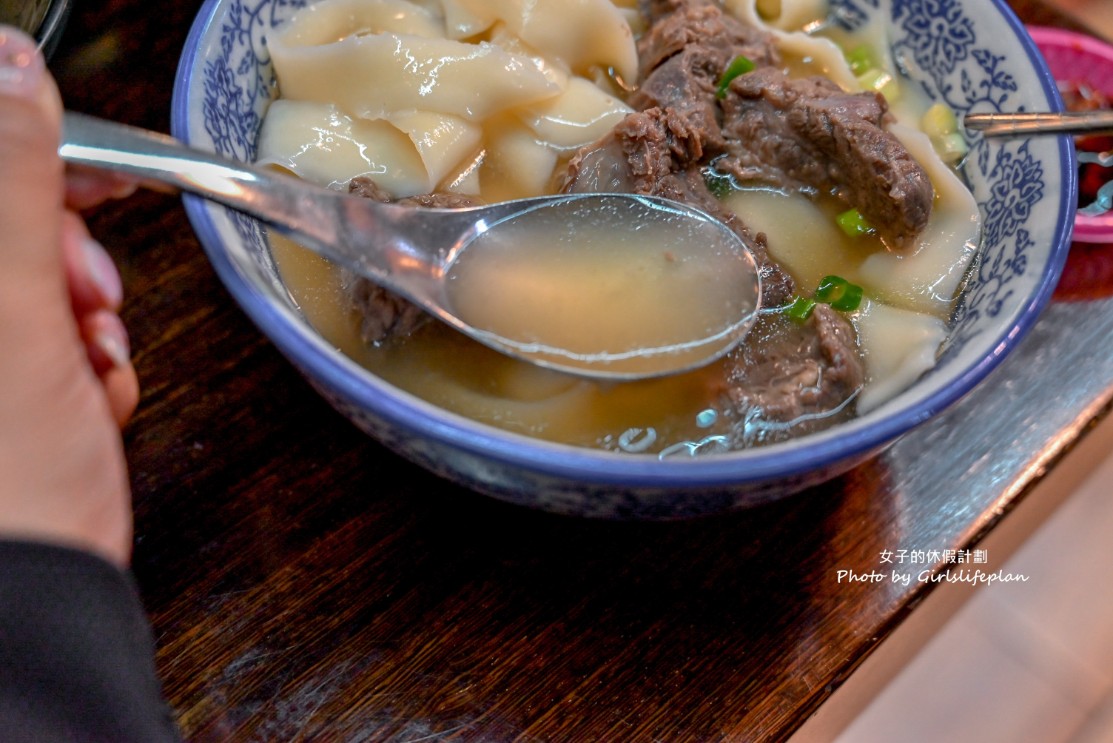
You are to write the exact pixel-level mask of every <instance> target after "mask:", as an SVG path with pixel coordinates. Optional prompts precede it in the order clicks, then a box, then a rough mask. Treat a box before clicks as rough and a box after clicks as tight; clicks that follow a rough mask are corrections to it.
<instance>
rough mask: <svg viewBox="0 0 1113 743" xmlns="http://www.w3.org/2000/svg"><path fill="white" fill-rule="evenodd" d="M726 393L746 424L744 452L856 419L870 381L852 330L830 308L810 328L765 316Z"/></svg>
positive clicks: (734, 359) (819, 308)
mask: <svg viewBox="0 0 1113 743" xmlns="http://www.w3.org/2000/svg"><path fill="white" fill-rule="evenodd" d="M730 362H731V363H732V364H733V368H732V370H731V372H730V375H729V379H728V385H727V387H726V388H725V389H724V390H723V391H722V394H723V395H724V396H725V398H726V399H727V400H728V401H729V407H730V409H732V410H733V411H734V415H735V416H737V417H738V419H739V421H740V422H744V425H741V426H737V427H736V430H737V435H738V436H739V437H740V438H741V439H743V440H740V441H736V442H733V443H734V444H735V445H736V446H738V447H749V446H755V445H758V444H772V443H776V442H778V441H784V440H786V439H789V438H794V437H796V436H800V435H802V434H805V433H811V432H814V431H817V430H822V429H824V428H828V427H830V426H831V425H833V424H834V423H838V422H840V421H843V420H846V419H848V418H851V417H853V415H854V406H853V399H854V396H855V394H856V393H857V391H858V389H860V388H861V385H862V382H863V380H864V372H863V370H862V365H861V362H860V360H859V356H858V350H857V345H856V338H855V333H854V328H853V327H852V326H851V325H850V323H849V322H848V321H847V319H846V318H845V317H843V316H842V315H841V314H839V313H838V312H837V311H835V310H833V309H831V308H830V307H828V306H826V305H822V304H820V305H816V308H815V310H814V311H813V312H812V314H811V317H810V318H809V319H808V321H807V322H806V323H804V324H799V323H796V322H795V321H793V320H790V319H788V318H787V317H786V316H784V315H783V314H776V313H774V314H767V315H765V316H764V317H762V318H761V320H759V321H758V323H757V325H756V326H755V327H754V329H753V330H752V331H751V332H750V338H749V339H747V342H746V343H745V345H744V346H742V348H741V352H740V353H737V354H734V355H732V356H731V358H730Z"/></svg>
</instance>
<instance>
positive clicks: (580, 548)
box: [53, 0, 1113, 743]
mask: <svg viewBox="0 0 1113 743" xmlns="http://www.w3.org/2000/svg"><path fill="white" fill-rule="evenodd" d="M201 4H202V3H201V2H200V0H163V1H162V2H159V3H151V2H149V1H147V0H104V1H102V2H77V3H76V7H75V9H74V13H73V16H72V18H71V20H70V24H69V28H68V31H67V34H66V37H65V38H64V39H63V43H62V45H61V47H60V48H59V50H58V52H57V55H56V56H55V58H54V61H53V68H54V70H55V73H56V75H57V76H58V78H59V80H60V82H61V85H62V88H63V92H64V96H65V99H66V102H67V105H68V106H69V107H70V108H72V109H75V110H78V111H84V112H88V113H93V114H97V115H100V116H104V117H107V118H111V119H116V120H119V121H123V122H126V123H130V124H135V125H139V126H143V127H147V128H151V129H156V130H159V131H164V132H165V131H168V129H169V110H170V94H171V88H172V85H173V82H174V75H175V70H176V65H177V58H178V55H179V53H180V51H181V49H182V46H183V44H184V42H185V38H186V35H187V33H188V29H189V25H190V23H191V22H192V20H193V17H194V16H195V14H196V13H197V11H198V10H199V8H200V6H201ZM1015 5H1016V7H1018V9H1020V11H1021V12H1022V13H1023V14H1024V15H1025V17H1028V18H1031V19H1035V20H1038V21H1039V22H1041V23H1051V22H1059V20H1058V19H1057V18H1056V17H1055V16H1054V15H1052V14H1051V12H1050V11H1048V10H1047V9H1046V8H1045V7H1043V6H1042V5H1041V4H1039V3H1038V2H1033V1H1030V0H1024V1H1023V2H1021V1H1020V0H1018V2H1016V3H1015ZM89 221H90V224H91V227H92V230H93V232H94V234H95V235H96V236H97V237H98V238H99V239H100V240H101V241H102V242H103V243H104V244H105V245H106V246H107V247H108V248H109V249H110V250H111V251H112V253H113V255H114V256H115V258H116V259H117V260H118V261H119V263H120V265H121V267H122V271H123V273H124V279H125V285H126V291H127V300H126V308H125V313H124V314H125V321H126V322H127V324H128V327H129V328H130V331H131V333H132V344H133V349H134V354H135V360H136V364H137V368H138V372H139V376H140V379H141V382H142V385H143V398H142V402H141V405H140V408H139V411H138V413H137V415H136V417H135V419H134V420H133V421H132V422H131V424H130V425H129V426H128V428H127V430H126V443H127V453H128V458H129V463H130V467H131V477H132V484H133V490H134V498H135V507H136V518H137V525H136V534H137V548H136V554H135V563H134V564H135V572H136V575H137V577H138V580H139V583H140V586H141V589H142V592H143V596H144V599H145V602H146V605H147V607H148V609H149V611H150V613H151V617H152V621H153V624H154V628H155V633H156V638H157V643H158V666H159V671H160V673H161V675H162V678H163V679H164V683H165V690H166V694H167V696H168V698H169V700H170V702H171V704H172V706H173V707H174V709H175V711H176V713H177V715H178V718H179V721H180V724H181V727H182V729H183V731H184V733H185V734H186V736H187V738H189V739H190V740H195V741H217V740H260V741H296V740H314V741H316V740H320V741H419V740H453V741H499V742H501V741H523V742H524V741H553V742H558V741H635V742H637V741H668V742H670V743H671V742H678V743H679V742H682V741H719V740H726V741H767V740H781V739H784V738H785V737H787V736H788V735H789V734H790V733H791V732H792V731H793V730H794V729H796V728H797V727H798V726H799V725H800V724H801V723H802V722H803V721H804V720H805V719H806V718H807V717H808V716H809V715H810V714H811V713H812V712H814V711H815V710H816V708H817V707H818V706H819V705H820V704H821V703H822V702H823V701H824V700H825V699H826V698H827V697H828V696H829V695H830V694H831V692H832V691H833V690H834V689H835V688H836V687H838V686H839V685H840V683H842V681H843V680H844V679H845V678H846V677H847V676H848V675H849V674H851V673H852V672H853V671H854V669H855V668H856V667H857V666H858V665H859V664H860V663H861V662H862V660H863V659H864V658H865V657H866V656H867V655H868V654H869V653H870V652H871V650H873V649H874V648H875V647H876V646H877V644H878V643H880V642H882V641H883V640H884V639H885V637H887V636H888V635H889V634H890V632H891V631H892V630H893V629H894V628H895V627H896V626H898V625H899V624H900V623H901V621H902V620H903V619H904V617H906V616H907V615H908V613H909V612H910V611H913V610H914V607H915V606H916V605H917V604H918V603H919V602H920V601H921V600H922V598H923V596H924V595H925V594H926V593H927V592H928V591H930V590H931V589H932V587H933V585H932V584H931V583H924V582H920V581H917V580H916V579H915V577H913V579H912V580H911V581H910V584H909V585H908V586H904V585H902V584H901V583H900V581H893V580H885V581H883V582H876V583H874V582H866V581H855V582H847V581H845V580H842V581H840V580H839V577H838V576H839V574H840V573H839V571H841V570H852V571H855V572H856V573H857V574H858V575H864V574H867V573H870V572H872V571H883V572H885V573H886V575H888V573H889V571H890V570H891V569H892V568H894V567H895V566H894V565H891V564H885V563H884V560H883V557H882V554H883V553H884V552H887V551H893V552H895V551H897V550H900V549H911V550H918V551H923V552H925V553H929V552H932V551H934V552H940V551H943V550H948V549H962V548H976V546H977V544H978V540H979V539H980V538H981V537H982V536H984V535H985V534H986V533H987V532H989V531H991V530H992V529H993V528H994V527H995V526H996V525H997V524H998V523H999V522H1000V520H1001V519H1002V518H1004V517H1006V516H1007V515H1008V513H1009V511H1010V509H1011V508H1013V507H1014V506H1015V504H1016V503H1017V502H1018V501H1019V500H1020V499H1021V498H1022V497H1023V495H1024V493H1025V492H1026V490H1027V487H1028V486H1029V485H1030V484H1031V482H1032V481H1033V480H1035V479H1037V478H1038V477H1039V475H1040V474H1041V473H1042V471H1043V470H1045V469H1046V468H1047V467H1050V466H1052V465H1053V464H1054V462H1055V461H1056V459H1057V458H1058V456H1060V455H1061V453H1062V451H1063V450H1065V449H1066V448H1069V446H1070V445H1071V442H1072V441H1073V440H1074V438H1076V437H1077V435H1078V432H1079V431H1080V430H1083V429H1084V428H1085V425H1086V424H1087V423H1088V421H1089V420H1091V419H1093V418H1095V417H1097V416H1099V415H1100V414H1102V413H1103V411H1104V406H1105V403H1106V402H1107V399H1106V398H1105V397H1103V395H1105V394H1107V393H1106V392H1105V387H1106V385H1107V383H1108V380H1110V379H1113V372H1111V369H1113V367H1111V366H1110V364H1111V363H1113V362H1111V360H1110V359H1108V358H1106V357H1105V356H1100V355H1098V356H1095V355H1094V354H1092V353H1091V354H1087V353H1084V352H1081V351H1083V350H1084V348H1085V347H1084V345H1083V348H1082V349H1079V352H1077V353H1076V354H1075V355H1074V356H1072V355H1070V354H1069V353H1063V352H1060V350H1057V349H1059V346H1057V345H1056V344H1057V343H1062V337H1063V335H1064V333H1065V332H1068V331H1067V330H1065V329H1069V328H1073V330H1070V331H1069V332H1076V333H1092V334H1093V335H1095V336H1098V337H1100V335H1101V334H1102V333H1107V332H1108V331H1109V328H1111V327H1113V310H1110V309H1109V308H1107V307H1106V305H1104V304H1097V305H1092V304H1091V305H1087V309H1086V312H1085V314H1087V315H1088V316H1089V318H1090V319H1089V321H1088V322H1089V325H1087V324H1085V323H1083V324H1079V323H1077V322H1076V321H1075V319H1076V313H1079V312H1080V310H1079V308H1078V307H1077V306H1076V305H1074V304H1059V305H1057V306H1055V307H1053V308H1052V310H1051V312H1050V313H1049V317H1048V318H1047V319H1045V320H1044V321H1042V322H1041V324H1040V326H1038V327H1037V330H1036V331H1035V332H1034V333H1033V334H1032V337H1031V338H1030V339H1029V340H1028V341H1027V343H1026V345H1025V346H1024V347H1023V349H1022V350H1023V352H1022V353H1019V354H1018V356H1020V357H1021V360H1017V361H1014V360H1013V359H1010V360H1009V362H1008V363H1007V364H1006V365H1005V367H1003V369H1002V370H1001V372H1000V373H999V374H998V375H997V376H996V377H995V380H996V382H995V384H994V385H989V386H988V387H989V388H988V389H982V390H979V391H978V392H977V393H976V394H974V395H972V396H971V398H970V399H967V400H964V401H963V402H962V403H961V404H960V405H958V406H957V407H956V408H955V409H954V410H953V411H951V412H949V413H948V414H947V415H946V416H944V417H943V419H941V420H940V421H937V422H935V423H933V424H932V425H931V426H928V427H927V428H926V429H924V430H922V431H918V432H916V434H915V435H914V436H912V437H909V438H908V439H906V440H905V441H904V442H902V443H901V444H900V445H898V446H897V447H895V448H894V449H892V450H890V451H889V452H887V453H886V454H885V455H883V456H882V457H879V458H878V459H876V460H874V461H872V462H869V463H867V464H866V465H864V466H862V467H860V468H858V469H856V470H854V471H853V472H851V473H850V474H848V475H847V476H845V477H843V478H841V479H839V480H837V481H835V482H833V483H831V484H830V485H827V486H824V487H822V488H817V489H814V490H811V491H808V492H805V493H802V494H800V495H799V496H796V497H793V498H790V499H787V500H784V501H782V502H779V503H775V504H772V505H769V506H766V507H762V508H758V509H754V510H751V511H746V512H742V513H736V514H732V515H728V516H723V517H716V518H709V519H703V520H699V521H692V522H683V523H600V522H591V521H580V520H575V519H568V518H561V517H554V516H550V515H546V514H541V513H534V512H528V511H523V510H519V509H517V508H514V507H511V506H507V505H504V504H501V503H498V502H494V501H491V500H489V499H486V498H483V497H480V496H478V495H475V494H472V493H470V492H467V491H464V490H461V489H459V488H457V487H454V486H452V485H449V484H447V483H445V482H443V481H441V480H439V479H437V478H435V477H433V476H432V475H430V474H427V473H426V472H424V471H423V470H421V469H418V468H417V467H415V466H413V465H411V464H409V463H407V462H406V461H403V460H400V459H399V458H397V457H396V456H394V455H393V454H391V453H389V452H388V451H386V450H384V449H383V448H382V447H380V446H379V445H378V444H376V443H375V442H374V441H372V440H370V439H368V438H367V437H366V436H364V435H363V434H361V433H359V432H358V431H357V430H356V429H355V428H354V427H353V426H351V425H350V424H349V423H347V422H346V421H345V420H344V419H342V418H341V417H340V416H339V415H338V414H337V413H335V412H334V411H333V410H332V409H331V408H329V407H328V406H327V405H326V404H325V403H324V402H323V401H322V400H321V399H320V398H318V396H317V395H316V394H315V393H314V392H313V391H312V390H311V389H310V387H309V386H308V385H307V384H306V383H305V382H304V381H303V380H302V379H301V378H300V377H299V376H298V375H297V374H296V373H295V372H294V371H293V369H292V368H291V367H290V366H289V365H288V364H287V363H286V362H285V360H284V359H283V358H281V356H280V355H279V354H278V352H277V351H276V350H275V349H274V348H273V347H272V346H271V345H270V344H269V342H268V341H267V340H266V339H265V338H263V337H262V336H261V335H260V333H259V332H258V331H257V330H256V329H255V328H254V326H252V325H251V323H250V322H249V321H248V320H247V319H246V318H245V317H244V316H243V315H242V314H241V313H240V311H239V310H238V308H237V307H236V306H235V305H234V303H233V302H232V301H231V299H230V298H229V296H228V295H227V293H226V292H225V291H224V289H223V288H222V287H221V285H220V284H219V282H218V281H217V279H216V277H215V275H214V274H213V272H212V271H211V269H210V268H209V265H208V263H207V262H206V260H205V258H204V256H203V253H202V251H201V249H200V247H199V245H198V243H197V240H196V239H195V237H194V235H193V233H192V231H191V229H190V226H189V224H188V222H187V220H186V217H185V214H184V211H183V209H182V207H181V204H180V202H179V200H178V199H177V198H176V197H173V196H169V195H164V194H157V193H151V192H144V193H140V194H138V195H136V196H135V197H133V198H131V199H129V200H127V201H126V202H122V203H118V204H112V205H108V206H105V207H103V208H100V209H98V210H97V211H95V212H93V213H91V214H90V215H89ZM1095 307H1096V308H1097V309H1095ZM1095 318H1096V319H1095ZM1098 321H1100V323H1104V324H1100V323H1099V322H1098ZM1080 328H1083V329H1080ZM1085 328H1088V330H1085ZM1080 345H1081V344H1080ZM1047 374H1054V375H1056V378H1057V379H1059V380H1060V383H1061V385H1062V386H1063V387H1064V388H1066V389H1067V390H1068V394H1066V395H1060V397H1061V398H1063V399H1061V400H1060V402H1059V403H1057V404H1056V405H1054V406H1052V405H1048V406H1047V409H1046V410H1036V409H1033V408H1032V406H1031V405H1028V406H1027V407H1026V403H1025V402H1024V401H1025V400H1028V399H1029V398H1031V397H1032V394H1033V390H1035V389H1037V388H1040V387H1043V386H1045V385H1043V383H1042V382H1041V379H1042V378H1043V376H1044V375H1047ZM1095 380H1096V381H1095ZM985 410H992V411H995V413H998V412H999V413H1000V414H999V415H995V416H994V421H995V422H994V423H993V424H992V425H991V426H989V425H988V424H987V425H986V426H981V427H978V426H974V427H971V426H970V425H966V422H967V421H970V420H975V419H976V420H982V419H983V418H986V417H987V416H985V415H984V414H983V411H985ZM987 426H988V427H987ZM1064 432H1066V433H1064ZM1002 448H1003V449H1005V450H1007V451H1009V452H1011V453H1010V454H1009V455H1008V456H1005V457H1003V458H1000V457H998V456H997V455H996V454H995V452H997V451H998V450H1000V449H1002ZM940 473H943V475H942V476H941V475H940ZM928 557H930V555H925V558H924V559H925V560H926V562H924V563H922V564H913V563H911V562H910V563H907V564H905V565H903V566H900V570H901V571H902V572H907V573H908V574H909V575H912V576H916V575H917V574H918V573H919V571H920V570H921V569H925V568H927V569H930V571H931V572H932V573H933V574H938V569H939V567H940V565H939V563H938V559H936V560H935V561H931V560H928V559H927V558H928ZM994 562H995V561H994V560H993V556H992V555H991V556H990V564H988V565H984V566H980V567H983V568H986V569H996V568H997V567H999V566H997V565H994V564H993V563H994Z"/></svg>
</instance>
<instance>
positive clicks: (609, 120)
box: [518, 77, 633, 151]
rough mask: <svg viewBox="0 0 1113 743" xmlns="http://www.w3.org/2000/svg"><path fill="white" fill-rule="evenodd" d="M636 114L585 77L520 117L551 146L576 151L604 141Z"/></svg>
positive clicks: (525, 110) (571, 83) (577, 79)
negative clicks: (620, 123)
mask: <svg viewBox="0 0 1113 743" xmlns="http://www.w3.org/2000/svg"><path fill="white" fill-rule="evenodd" d="M632 111H633V109H632V108H630V107H629V106H627V105H626V104H625V103H623V102H622V101H620V100H618V99H617V98H615V97H614V96H611V95H608V94H607V93H604V92H603V91H602V90H600V89H599V88H598V87H596V86H595V85H594V84H593V83H591V82H590V81H588V80H585V79H584V78H582V77H573V78H570V79H569V80H568V87H567V88H566V89H565V91H564V92H563V93H561V94H560V95H559V96H557V97H556V98H550V99H548V100H545V101H542V102H540V103H535V104H532V105H530V106H525V107H524V108H523V109H522V110H521V111H519V112H518V117H519V118H520V119H521V120H522V122H523V123H525V124H526V126H528V127H529V128H530V129H532V130H533V132H534V133H535V134H536V135H537V136H538V137H539V138H540V139H542V140H544V141H545V142H547V143H548V144H549V145H550V146H552V147H555V148H557V149H559V150H564V151H567V150H574V149H578V148H580V147H583V146H584V145H587V144H590V143H592V142H595V141H597V140H599V139H602V138H603V136H604V135H606V134H607V133H608V132H609V131H611V130H612V129H614V127H615V126H617V125H618V123H619V122H620V121H622V119H624V118H625V117H626V116H627V115H628V114H630V113H631V112H632Z"/></svg>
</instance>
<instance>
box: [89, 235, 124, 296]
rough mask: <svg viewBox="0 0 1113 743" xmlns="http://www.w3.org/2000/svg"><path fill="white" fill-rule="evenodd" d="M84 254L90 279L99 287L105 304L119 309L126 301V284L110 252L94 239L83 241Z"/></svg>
mask: <svg viewBox="0 0 1113 743" xmlns="http://www.w3.org/2000/svg"><path fill="white" fill-rule="evenodd" d="M81 249H82V253H83V254H84V255H85V263H86V265H87V266H88V268H89V277H90V278H91V279H92V280H93V283H94V284H96V285H97V290H98V291H99V292H100V295H101V297H102V298H103V299H104V301H105V303H106V304H107V305H108V306H109V307H111V308H113V309H117V308H118V307H119V306H120V304H121V303H122V302H123V301H124V284H123V281H122V280H121V279H120V272H119V271H118V270H117V269H116V264H115V263H113V261H112V257H111V256H110V255H108V251H106V250H105V249H104V247H103V246H102V245H101V244H100V243H99V242H97V241H96V240H94V239H92V238H85V239H84V240H82V241H81Z"/></svg>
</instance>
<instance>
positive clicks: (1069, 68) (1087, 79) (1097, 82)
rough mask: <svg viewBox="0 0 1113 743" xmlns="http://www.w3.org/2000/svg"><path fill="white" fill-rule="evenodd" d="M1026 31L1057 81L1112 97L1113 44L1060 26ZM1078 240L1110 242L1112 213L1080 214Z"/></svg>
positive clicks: (1112, 221) (1112, 238)
mask: <svg viewBox="0 0 1113 743" xmlns="http://www.w3.org/2000/svg"><path fill="white" fill-rule="evenodd" d="M1028 32H1029V33H1030V34H1031V35H1032V39H1033V40H1034V41H1035V42H1036V46H1037V47H1039V49H1040V51H1041V52H1042V53H1043V56H1044V58H1045V59H1046V60H1047V66H1048V67H1049V68H1050V69H1051V74H1052V75H1054V76H1055V79H1056V80H1060V81H1063V82H1084V83H1086V84H1088V85H1090V86H1091V87H1092V88H1094V89H1095V90H1099V91H1101V92H1102V93H1104V94H1105V95H1106V96H1107V97H1109V98H1111V99H1113V46H1110V45H1109V44H1106V43H1105V42H1104V41H1101V40H1099V39H1095V38H1094V37H1092V36H1086V35H1083V34H1079V33H1074V32H1072V31H1064V30H1063V29H1059V28H1044V27H1042V26H1029V27H1028ZM1074 239H1075V240H1076V241H1078V242H1090V243H1111V242H1113V212H1106V213H1105V214H1103V215H1100V216H1086V215H1083V214H1079V215H1078V217H1077V218H1076V219H1075V223H1074Z"/></svg>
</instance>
